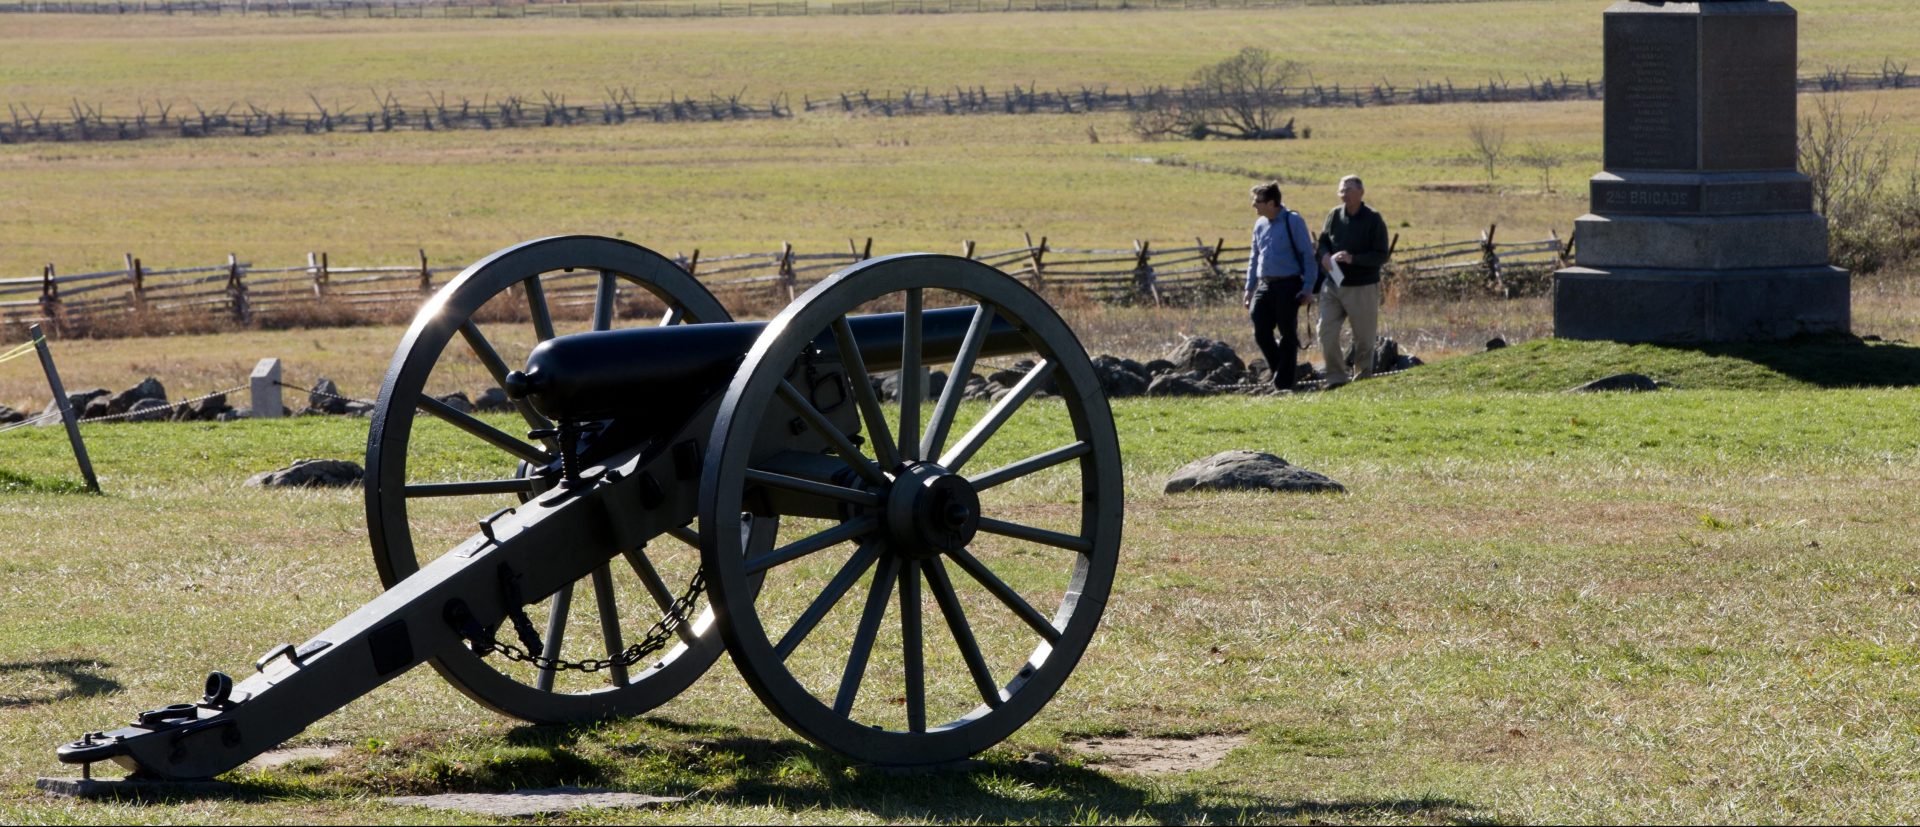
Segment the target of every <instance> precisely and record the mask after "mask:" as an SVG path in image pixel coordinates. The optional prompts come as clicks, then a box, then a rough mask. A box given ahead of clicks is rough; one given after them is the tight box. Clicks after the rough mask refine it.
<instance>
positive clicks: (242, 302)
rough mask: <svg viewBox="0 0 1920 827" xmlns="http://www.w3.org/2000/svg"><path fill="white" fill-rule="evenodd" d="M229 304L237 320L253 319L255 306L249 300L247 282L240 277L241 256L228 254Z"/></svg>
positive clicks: (242, 322) (244, 321)
mask: <svg viewBox="0 0 1920 827" xmlns="http://www.w3.org/2000/svg"><path fill="white" fill-rule="evenodd" d="M227 304H228V306H229V307H231V308H232V310H233V318H234V320H235V321H237V322H240V323H241V324H245V323H247V322H248V321H250V320H252V319H253V306H252V304H250V303H249V302H248V301H247V283H246V282H245V281H244V280H242V279H241V277H240V257H239V256H236V255H234V254H233V253H228V254H227Z"/></svg>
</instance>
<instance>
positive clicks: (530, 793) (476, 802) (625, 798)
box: [382, 787, 687, 818]
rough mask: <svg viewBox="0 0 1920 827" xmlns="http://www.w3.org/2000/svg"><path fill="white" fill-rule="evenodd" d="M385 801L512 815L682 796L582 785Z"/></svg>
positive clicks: (648, 803)
mask: <svg viewBox="0 0 1920 827" xmlns="http://www.w3.org/2000/svg"><path fill="white" fill-rule="evenodd" d="M382 800H383V801H386V802H387V803H389V804H404V805H407V806H412V807H428V808H431V809H435V810H448V811H452V812H457V813H470V814H473V815H484V816H498V817H505V818H512V817H516V816H540V815H553V814H555V813H565V812H570V811H573V810H590V809H592V810H614V809H638V808H643V807H658V806H661V805H664V804H678V803H680V802H682V801H685V800H687V799H686V798H685V797H683V796H665V795H641V794H640V793H623V792H616V791H613V790H598V789H587V788H582V787H554V788H551V789H542V790H514V791H513V792H505V793H441V794H439V795H406V796H396V797H393V798H386V799H382Z"/></svg>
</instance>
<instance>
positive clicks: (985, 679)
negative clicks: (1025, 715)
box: [924, 558, 1005, 707]
mask: <svg viewBox="0 0 1920 827" xmlns="http://www.w3.org/2000/svg"><path fill="white" fill-rule="evenodd" d="M924 571H925V572H926V576H927V585H929V586H932V587H933V599H934V601H935V602H937V603H939V604H940V614H941V616H943V617H945V618H946V620H947V629H948V631H951V632H952V633H953V645H954V646H955V647H957V648H958V649H959V650H960V659H961V660H964V661H966V663H967V674H969V675H972V676H973V686H974V688H975V689H978V690H979V691H980V699H981V700H983V701H986V702H987V706H993V707H997V706H999V705H1000V702H1001V701H1003V700H1005V699H1004V698H1002V697H1001V696H1000V685H999V684H997V683H994V681H993V672H992V671H991V670H989V669H988V668H987V659H986V657H984V656H982V655H981V654H980V641H978V640H975V639H974V637H973V626H972V625H970V624H968V623H967V611H966V609H965V608H964V607H962V606H961V605H960V595H959V594H958V593H956V592H954V590H953V581H952V580H949V579H948V578H947V567H946V565H945V564H943V563H941V562H940V560H939V559H938V558H936V559H934V560H932V561H929V562H928V563H927V565H926V567H925V569H924Z"/></svg>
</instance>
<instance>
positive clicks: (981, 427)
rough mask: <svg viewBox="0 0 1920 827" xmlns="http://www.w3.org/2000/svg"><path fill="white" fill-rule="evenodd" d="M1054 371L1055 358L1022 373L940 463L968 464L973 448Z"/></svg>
mask: <svg viewBox="0 0 1920 827" xmlns="http://www.w3.org/2000/svg"><path fill="white" fill-rule="evenodd" d="M1052 375H1053V363H1052V362H1050V361H1047V360H1041V362H1040V364H1037V365H1034V366H1033V369H1032V370H1030V371H1027V375H1026V376H1022V377H1020V381H1019V382H1016V383H1014V385H1013V388H1012V389H1011V390H1009V391H1007V395H1006V396H1002V397H1000V401H999V402H995V403H994V405H993V408H992V409H991V410H989V411H987V415H986V416H984V417H982V418H981V419H980V421H979V422H976V423H974V425H973V428H972V430H969V431H967V435H966V436H963V437H961V438H960V442H959V443H957V444H955V445H954V446H953V449H952V450H950V451H948V452H947V453H946V455H945V456H942V457H941V458H940V465H941V467H943V468H946V469H947V470H948V471H952V472H955V473H958V472H959V471H960V467H961V466H963V465H966V464H967V460H969V459H971V458H972V457H973V455H974V452H976V451H979V450H980V447H981V446H983V445H985V444H987V440H989V439H992V438H993V434H994V432H995V431H998V430H1000V426H1001V425H1005V424H1007V419H1008V418H1010V417H1012V416H1013V414H1014V412H1015V411H1018V410H1020V406H1021V405H1023V404H1025V403H1026V401H1027V397H1030V396H1032V395H1033V392H1034V391H1037V390H1039V389H1040V386H1041V385H1043V384H1045V383H1046V381H1047V377H1049V376H1052Z"/></svg>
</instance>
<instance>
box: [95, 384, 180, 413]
mask: <svg viewBox="0 0 1920 827" xmlns="http://www.w3.org/2000/svg"><path fill="white" fill-rule="evenodd" d="M142 399H158V400H160V401H162V402H165V401H167V389H166V386H164V385H162V384H160V380H158V379H155V378H153V377H151V376H149V377H147V378H145V379H142V380H140V384H138V385H134V386H133V387H131V388H128V389H126V390H124V391H121V392H120V393H118V394H115V395H114V396H113V398H111V399H109V400H107V413H108V414H123V413H126V412H128V411H131V410H133V408H134V405H135V404H136V403H138V402H139V401H140V400H142Z"/></svg>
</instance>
